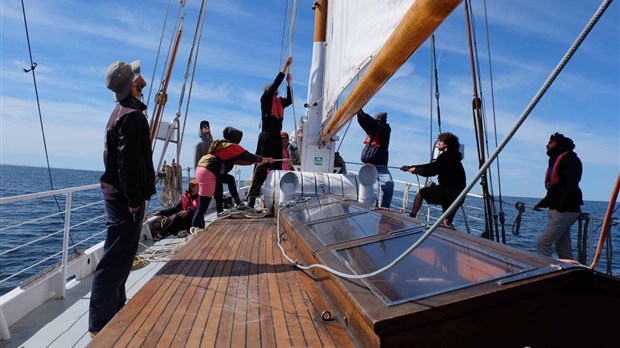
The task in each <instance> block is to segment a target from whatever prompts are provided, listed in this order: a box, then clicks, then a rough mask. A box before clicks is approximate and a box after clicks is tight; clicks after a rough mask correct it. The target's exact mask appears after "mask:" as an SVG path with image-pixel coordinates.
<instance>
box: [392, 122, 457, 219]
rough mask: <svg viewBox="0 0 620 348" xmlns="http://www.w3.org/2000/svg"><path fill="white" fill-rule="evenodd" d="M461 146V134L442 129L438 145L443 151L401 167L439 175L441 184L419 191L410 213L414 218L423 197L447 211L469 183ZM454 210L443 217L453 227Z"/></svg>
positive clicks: (425, 174) (414, 172)
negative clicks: (425, 162)
mask: <svg viewBox="0 0 620 348" xmlns="http://www.w3.org/2000/svg"><path fill="white" fill-rule="evenodd" d="M460 147H461V146H460V143H459V138H458V137H457V136H456V135H454V134H452V133H449V132H445V133H441V134H439V136H438V137H437V149H438V150H439V151H441V154H440V155H439V156H437V159H436V160H434V161H433V162H430V163H427V164H419V165H412V166H402V167H400V170H402V171H408V172H409V173H412V174H418V175H421V176H424V177H429V176H435V175H437V181H438V182H439V185H432V186H428V187H424V188H422V189H420V190H419V191H418V193H416V195H415V198H414V200H413V207H412V208H411V213H409V216H411V217H413V218H415V217H416V216H417V214H418V212H419V211H420V208H422V200H425V201H426V202H427V203H429V204H441V208H442V210H443V211H444V212H445V211H446V210H448V208H449V207H450V205H452V203H454V200H455V199H456V198H457V197H458V196H459V194H460V193H461V191H463V189H464V188H465V185H466V183H465V169H464V168H463V164H462V163H461V160H462V159H463V154H461V152H460ZM455 214H456V209H455V210H454V211H453V212H452V214H450V215H449V216H448V217H447V218H446V219H445V220H444V222H443V223H444V225H446V226H447V227H452V220H453V219H454V215H455Z"/></svg>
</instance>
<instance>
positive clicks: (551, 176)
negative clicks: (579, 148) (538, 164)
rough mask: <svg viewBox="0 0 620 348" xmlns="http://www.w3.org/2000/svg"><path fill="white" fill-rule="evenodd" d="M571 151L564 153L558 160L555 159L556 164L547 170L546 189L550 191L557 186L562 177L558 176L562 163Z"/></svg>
mask: <svg viewBox="0 0 620 348" xmlns="http://www.w3.org/2000/svg"><path fill="white" fill-rule="evenodd" d="M569 152H570V151H566V152H562V153H561V154H560V155H559V156H558V158H556V159H555V163H553V166H552V167H549V168H547V173H546V174H545V188H546V189H547V190H548V189H549V188H550V187H551V186H553V185H555V184H557V183H558V181H560V175H559V174H558V168H559V167H560V161H562V159H563V158H564V156H566V154H568V153H569Z"/></svg>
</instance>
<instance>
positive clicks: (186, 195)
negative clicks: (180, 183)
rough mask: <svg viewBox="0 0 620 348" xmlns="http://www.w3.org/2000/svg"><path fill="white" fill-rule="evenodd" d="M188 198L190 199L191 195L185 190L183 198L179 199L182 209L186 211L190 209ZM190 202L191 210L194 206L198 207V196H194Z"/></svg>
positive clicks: (194, 208)
mask: <svg viewBox="0 0 620 348" xmlns="http://www.w3.org/2000/svg"><path fill="white" fill-rule="evenodd" d="M190 199H192V196H191V195H190V194H189V193H187V192H185V193H184V194H183V200H182V201H181V207H182V208H183V210H187V211H189V210H190V209H189V204H190V202H189V200H190ZM191 204H192V209H191V210H194V211H195V210H196V208H197V207H198V196H196V197H194V199H193V200H192V202H191Z"/></svg>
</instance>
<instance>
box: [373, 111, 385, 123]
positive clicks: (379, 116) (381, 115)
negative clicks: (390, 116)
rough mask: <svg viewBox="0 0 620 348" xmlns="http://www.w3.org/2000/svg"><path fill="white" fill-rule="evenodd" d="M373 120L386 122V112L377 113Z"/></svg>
mask: <svg viewBox="0 0 620 348" xmlns="http://www.w3.org/2000/svg"><path fill="white" fill-rule="evenodd" d="M375 120H377V121H379V122H385V121H387V113H386V112H379V113H377V114H376V115H375Z"/></svg>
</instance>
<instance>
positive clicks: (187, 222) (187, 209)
mask: <svg viewBox="0 0 620 348" xmlns="http://www.w3.org/2000/svg"><path fill="white" fill-rule="evenodd" d="M197 207H198V180H192V181H190V182H189V186H188V187H187V191H185V193H183V195H182V196H181V200H180V201H179V203H177V204H176V205H175V206H173V207H170V208H168V209H164V210H160V211H157V212H155V215H158V216H172V215H174V216H173V217H172V222H171V223H170V224H169V225H168V226H166V227H165V228H164V229H162V230H161V231H159V233H158V234H157V236H155V238H156V239H163V238H165V237H167V236H169V235H176V234H177V233H178V232H180V231H183V230H189V228H190V227H192V218H193V217H194V213H195V212H196V208H197Z"/></svg>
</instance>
